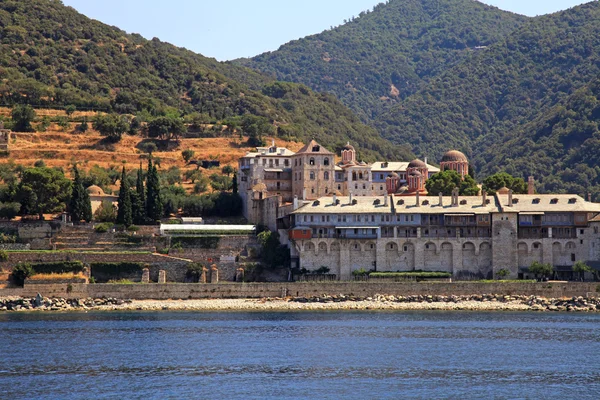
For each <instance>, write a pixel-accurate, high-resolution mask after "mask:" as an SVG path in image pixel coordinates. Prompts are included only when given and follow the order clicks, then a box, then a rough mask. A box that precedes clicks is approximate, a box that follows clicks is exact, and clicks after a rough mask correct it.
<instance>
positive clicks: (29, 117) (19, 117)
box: [11, 104, 35, 132]
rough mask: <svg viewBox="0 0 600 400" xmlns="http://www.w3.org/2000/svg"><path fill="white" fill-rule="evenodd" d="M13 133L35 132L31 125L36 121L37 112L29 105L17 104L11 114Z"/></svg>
mask: <svg viewBox="0 0 600 400" xmlns="http://www.w3.org/2000/svg"><path fill="white" fill-rule="evenodd" d="M11 118H12V122H13V131H16V132H33V127H32V126H31V123H32V122H33V120H34V119H35V110H34V109H33V107H31V106H30V105H29V104H17V105H15V106H14V107H13V109H12V112H11Z"/></svg>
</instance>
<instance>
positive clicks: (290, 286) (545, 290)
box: [0, 282, 600, 300]
mask: <svg viewBox="0 0 600 400" xmlns="http://www.w3.org/2000/svg"><path fill="white" fill-rule="evenodd" d="M598 286H599V285H598V283H571V282H569V283H562V282H545V283H468V282H465V283H462V282H460V283H365V282H347V283H344V282H332V283H224V284H181V283H173V284H152V283H150V284H135V285H118V284H82V283H72V284H68V283H60V284H36V283H35V282H32V283H26V284H25V287H24V288H22V289H0V297H8V296H23V297H34V296H35V295H37V293H40V294H42V295H43V296H46V297H64V298H88V297H93V298H102V297H106V298H108V297H112V298H119V299H136V300H144V299H155V300H166V299H209V298H212V299H220V298H263V297H285V296H294V297H311V296H321V295H325V294H326V295H340V294H344V295H353V296H365V297H368V296H374V295H376V294H386V295H395V296H409V295H425V296H428V295H431V296H436V295H439V296H451V295H454V296H468V295H482V294H499V295H525V296H528V295H535V296H542V297H548V298H561V297H573V296H594V297H595V296H600V292H597V291H596V290H597V288H598Z"/></svg>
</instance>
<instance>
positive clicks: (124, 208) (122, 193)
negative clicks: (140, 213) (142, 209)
mask: <svg viewBox="0 0 600 400" xmlns="http://www.w3.org/2000/svg"><path fill="white" fill-rule="evenodd" d="M118 207H119V209H118V211H117V224H120V225H125V227H128V226H131V224H132V223H133V217H132V213H131V194H130V193H129V183H128V182H127V174H126V173H125V167H123V171H122V172H121V187H120V188H119V202H118Z"/></svg>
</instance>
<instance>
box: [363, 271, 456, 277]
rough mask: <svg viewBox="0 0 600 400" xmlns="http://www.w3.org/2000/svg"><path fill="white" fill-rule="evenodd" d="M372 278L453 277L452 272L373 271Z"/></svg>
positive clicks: (370, 275)
mask: <svg viewBox="0 0 600 400" xmlns="http://www.w3.org/2000/svg"><path fill="white" fill-rule="evenodd" d="M369 277H370V278H416V279H436V278H451V277H452V274H451V273H450V272H423V271H411V272H371V273H370V274H369Z"/></svg>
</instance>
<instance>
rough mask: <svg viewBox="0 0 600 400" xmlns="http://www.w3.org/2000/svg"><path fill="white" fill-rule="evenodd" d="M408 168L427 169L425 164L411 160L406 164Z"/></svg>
mask: <svg viewBox="0 0 600 400" xmlns="http://www.w3.org/2000/svg"><path fill="white" fill-rule="evenodd" d="M408 168H427V164H425V163H424V162H423V161H421V160H418V159H417V160H413V161H411V162H410V164H408Z"/></svg>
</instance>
